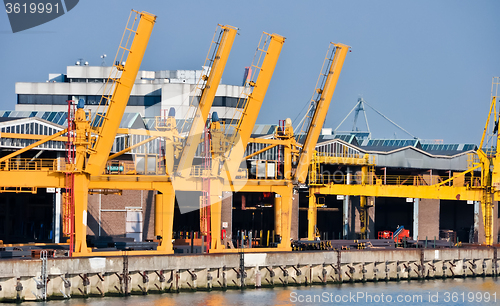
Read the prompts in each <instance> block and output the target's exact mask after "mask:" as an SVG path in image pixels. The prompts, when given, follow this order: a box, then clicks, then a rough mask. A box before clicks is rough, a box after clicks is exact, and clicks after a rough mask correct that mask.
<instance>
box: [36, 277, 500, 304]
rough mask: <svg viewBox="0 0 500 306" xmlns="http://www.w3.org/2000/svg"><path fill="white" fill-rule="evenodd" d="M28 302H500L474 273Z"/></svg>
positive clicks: (498, 286)
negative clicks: (472, 274) (455, 276)
mask: <svg viewBox="0 0 500 306" xmlns="http://www.w3.org/2000/svg"><path fill="white" fill-rule="evenodd" d="M33 304H36V305H47V306H63V305H64V306H77V305H78V306H79V305H82V306H83V305H85V306H87V305H88V306H104V305H106V306H107V305H109V306H143V305H144V306H145V305H158V306H160V305H190V306H202V305H213V306H218V305H241V306H255V305H294V304H296V305H317V304H340V305H372V304H377V305H390V304H392V305H500V280H499V279H498V278H491V277H486V278H480V277H477V278H465V279H463V278H454V279H450V278H448V279H434V280H425V281H415V280H413V281H400V282H366V283H344V284H340V285H325V286H299V287H294V286H288V287H275V288H260V289H255V290H254V289H250V290H228V291H211V292H204V291H198V292H193V293H189V292H181V293H165V294H150V295H144V296H138V295H133V296H128V297H103V298H87V299H77V298H75V299H70V300H58V301H48V302H40V303H33ZM33 304H31V305H33Z"/></svg>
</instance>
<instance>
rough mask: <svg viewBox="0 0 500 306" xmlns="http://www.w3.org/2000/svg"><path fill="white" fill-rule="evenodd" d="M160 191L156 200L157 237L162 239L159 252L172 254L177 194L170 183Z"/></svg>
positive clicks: (159, 189) (164, 185)
mask: <svg viewBox="0 0 500 306" xmlns="http://www.w3.org/2000/svg"><path fill="white" fill-rule="evenodd" d="M158 191H159V193H158V194H157V195H156V199H155V200H156V206H155V236H156V237H157V238H159V237H161V238H160V243H159V245H158V248H157V250H158V253H161V254H172V253H173V245H172V232H173V225H174V206H175V192H174V189H173V187H172V184H169V183H165V184H163V186H162V187H160V188H158Z"/></svg>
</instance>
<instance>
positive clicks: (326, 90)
mask: <svg viewBox="0 0 500 306" xmlns="http://www.w3.org/2000/svg"><path fill="white" fill-rule="evenodd" d="M332 44H333V45H334V46H335V49H334V53H335V54H334V56H333V59H331V57H328V55H327V58H326V59H325V62H326V61H327V63H328V64H329V67H328V72H327V74H326V80H325V82H324V83H323V88H317V89H316V92H317V93H318V94H319V97H318V98H317V99H312V100H311V106H312V107H313V108H314V113H313V115H312V117H311V120H310V123H309V126H308V127H307V133H306V138H305V141H304V144H303V146H302V150H301V153H300V157H299V161H298V165H297V169H296V171H295V174H294V182H298V183H304V182H305V181H306V177H307V170H308V167H309V163H310V162H311V158H312V154H313V151H314V148H315V147H316V143H317V142H318V137H319V134H320V132H321V128H322V127H323V123H324V122H325V118H326V113H327V112H328V107H329V106H330V102H331V100H332V96H333V92H334V91H335V87H336V86H337V81H338V79H339V75H340V72H341V71H342V66H343V64H344V60H345V57H346V55H347V51H348V50H349V48H350V47H349V46H346V45H344V44H339V43H337V44H334V43H331V45H332ZM331 45H330V46H331Z"/></svg>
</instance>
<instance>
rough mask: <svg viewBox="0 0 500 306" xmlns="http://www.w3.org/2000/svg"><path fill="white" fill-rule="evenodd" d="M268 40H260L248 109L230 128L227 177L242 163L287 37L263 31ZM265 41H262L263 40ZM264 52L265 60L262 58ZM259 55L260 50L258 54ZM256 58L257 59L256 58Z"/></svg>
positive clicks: (247, 103) (247, 102) (248, 97)
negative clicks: (255, 77) (255, 76)
mask: <svg viewBox="0 0 500 306" xmlns="http://www.w3.org/2000/svg"><path fill="white" fill-rule="evenodd" d="M264 37H265V39H264V41H262V38H261V42H259V46H258V48H257V53H259V52H260V55H259V56H258V60H257V62H256V63H253V64H252V68H254V69H255V73H258V75H257V79H256V80H255V82H253V81H251V82H250V83H249V85H250V86H251V87H252V88H253V90H252V92H251V93H250V94H249V95H248V96H247V98H246V101H245V102H244V109H243V111H242V112H241V115H240V118H239V119H238V120H237V124H236V125H234V126H230V127H229V129H231V131H229V132H230V133H232V134H231V135H230V137H229V141H228V145H229V150H227V152H226V154H225V157H224V158H225V171H227V177H228V178H229V180H232V179H233V177H234V175H235V174H236V172H237V171H238V168H239V167H240V164H241V161H242V160H243V155H244V153H245V149H246V146H247V144H248V141H249V139H250V136H251V134H252V130H253V127H254V125H255V122H256V121H257V117H258V115H259V112H260V108H261V106H262V102H263V101H264V97H265V96H266V92H267V89H268V87H269V83H270V82H271V78H272V76H273V73H274V68H275V67H276V63H277V62H278V58H279V56H280V53H281V48H282V47H283V43H284V42H285V37H283V36H281V35H278V34H268V33H265V32H264V34H263V38H264ZM261 43H262V44H261ZM262 55H264V58H263V60H262V64H261V63H260V59H261V58H262ZM256 57H257V54H256ZM254 60H255V59H254Z"/></svg>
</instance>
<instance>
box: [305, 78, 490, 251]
mask: <svg viewBox="0 0 500 306" xmlns="http://www.w3.org/2000/svg"><path fill="white" fill-rule="evenodd" d="M492 83H493V84H492V95H491V104H490V109H489V114H488V118H487V120H486V124H485V127H484V131H483V135H482V138H481V142H480V144H479V148H478V150H477V152H476V153H477V157H478V162H474V161H473V160H474V159H471V161H473V162H471V163H470V166H469V169H468V170H466V171H464V172H461V173H457V174H454V175H453V176H451V174H450V176H451V177H449V178H446V179H441V178H439V180H442V181H441V182H437V183H436V182H435V181H434V180H431V182H430V183H423V184H421V183H419V177H418V176H414V177H413V178H412V177H410V176H409V177H407V178H405V179H404V181H403V180H402V182H400V181H399V180H398V181H396V182H395V183H394V182H387V183H386V182H385V180H382V179H379V178H377V177H376V175H375V173H373V172H369V171H368V166H369V164H370V162H369V158H368V157H366V156H365V157H360V158H358V159H356V160H354V159H353V160H352V162H353V163H352V164H351V165H353V166H361V170H362V171H361V173H360V176H361V177H360V179H361V180H360V182H359V183H358V184H338V183H333V182H324V181H321V180H320V179H319V173H316V172H317V169H312V170H311V172H310V178H309V184H310V189H309V196H310V203H311V202H315V200H314V199H315V197H316V195H319V194H321V195H326V194H331V195H352V196H360V198H361V199H360V200H361V201H362V202H361V205H360V206H361V212H360V221H361V228H360V229H361V234H362V235H363V234H365V235H366V233H367V226H368V220H367V219H368V217H367V214H366V197H368V196H374V197H399V198H422V199H439V200H468V201H479V202H481V210H482V216H483V220H482V221H483V227H484V233H485V237H484V241H485V243H486V244H487V245H492V244H493V243H494V232H493V228H494V225H493V211H494V210H493V208H494V202H493V201H495V200H497V197H498V192H499V191H500V170H499V169H500V157H499V156H500V155H499V153H500V152H499V151H498V150H499V149H498V137H499V135H498V122H499V121H500V117H499V112H498V110H497V105H496V100H497V96H498V86H499V85H500V79H499V78H498V77H495V78H493V82H492ZM495 86H496V87H495ZM491 118H493V121H494V124H493V125H494V126H495V128H493V129H492V130H493V134H496V136H495V137H494V139H493V140H494V141H495V143H496V148H494V149H488V150H487V151H485V150H484V146H485V143H486V142H485V141H486V138H487V137H488V136H489V135H488V130H489V127H490V125H491V124H492V122H491ZM493 146H494V144H493ZM316 162H318V161H316ZM476 171H481V175H480V177H479V178H478V177H475V176H474V173H475V172H476ZM466 177H468V179H467V180H465V178H466ZM411 181H414V183H413V184H408V183H406V184H404V182H411ZM363 199H365V202H364V205H365V207H363ZM310 209H312V210H314V207H311V206H310ZM312 220H314V221H313V223H314V224H315V218H314V219H312ZM309 221H311V219H309ZM363 225H364V226H363ZM313 235H314V228H312V226H310V227H309V236H310V237H311V236H313ZM480 240H482V239H480Z"/></svg>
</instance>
